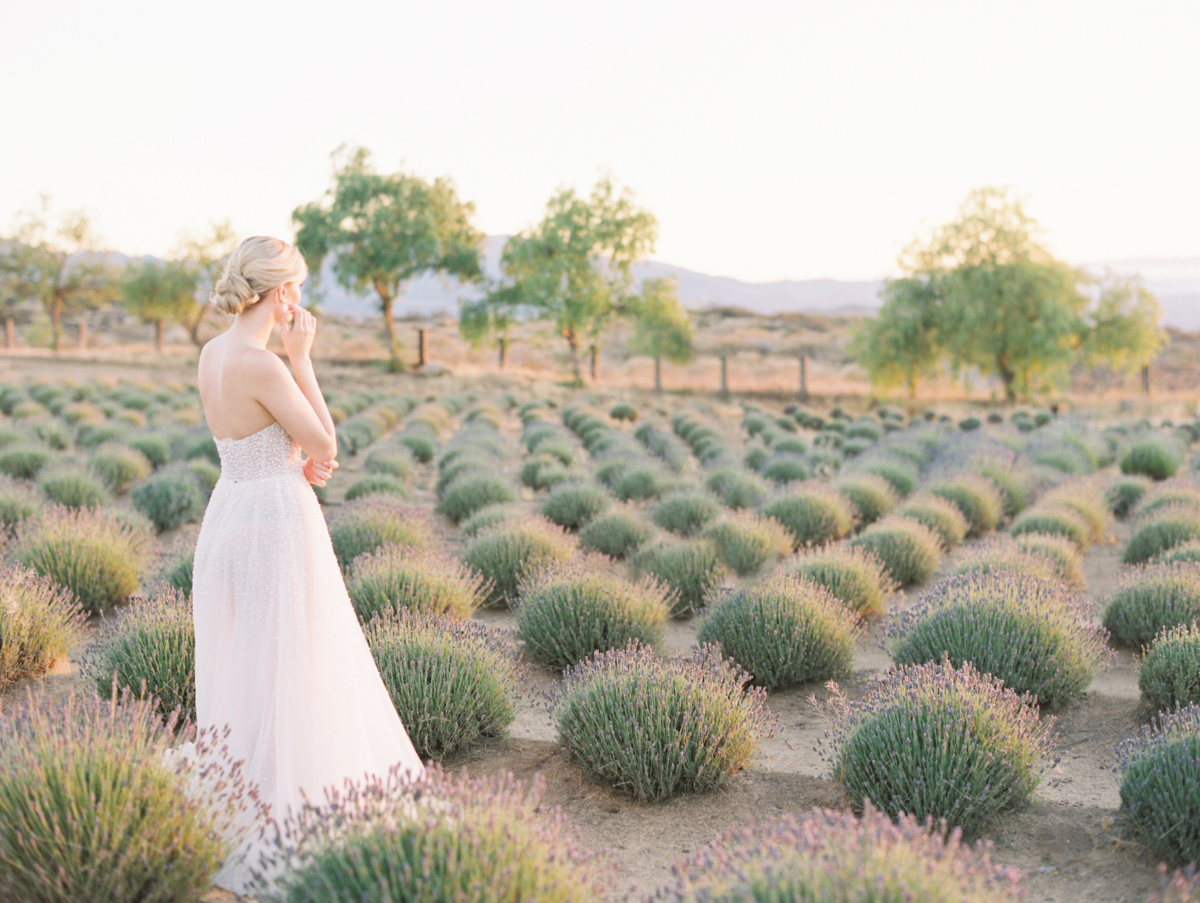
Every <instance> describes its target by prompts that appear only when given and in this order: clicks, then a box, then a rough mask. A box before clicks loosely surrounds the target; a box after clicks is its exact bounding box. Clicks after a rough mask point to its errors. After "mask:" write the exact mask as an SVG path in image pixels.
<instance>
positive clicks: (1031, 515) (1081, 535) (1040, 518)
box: [1008, 504, 1090, 551]
mask: <svg viewBox="0 0 1200 903" xmlns="http://www.w3.org/2000/svg"><path fill="white" fill-rule="evenodd" d="M1008 532H1009V534H1010V535H1012V536H1014V537H1017V536H1021V535H1023V534H1026V533H1039V534H1044V535H1049V536H1062V537H1064V538H1065V539H1068V540H1070V541H1071V543H1072V544H1073V545H1074V546H1075V548H1077V549H1079V550H1080V551H1083V550H1084V549H1086V548H1087V547H1088V545H1089V540H1090V535H1089V530H1088V525H1087V524H1086V523H1084V521H1083V519H1082V518H1081V517H1080V516H1079V514H1078V513H1077V512H1075V511H1074V510H1072V509H1070V508H1067V507H1065V506H1062V505H1054V504H1048V505H1042V504H1039V505H1036V506H1034V507H1033V508H1030V509H1029V510H1027V511H1024V512H1022V513H1021V514H1020V515H1018V516H1017V519H1016V520H1015V521H1013V523H1012V526H1011V527H1009V529H1008Z"/></svg>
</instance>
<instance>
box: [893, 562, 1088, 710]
mask: <svg viewBox="0 0 1200 903" xmlns="http://www.w3.org/2000/svg"><path fill="white" fill-rule="evenodd" d="M887 635H888V637H889V638H890V639H891V644H890V645H891V652H892V658H893V659H894V660H895V662H896V664H898V665H913V664H921V663H925V662H939V661H941V660H942V659H948V660H949V662H950V663H951V664H952V665H954V667H956V668H957V667H961V666H962V665H963V664H964V663H966V662H969V663H970V664H971V665H973V666H974V667H975V668H976V670H978V671H980V672H981V673H984V674H991V675H992V676H994V677H997V678H999V679H1000V680H1002V681H1004V685H1005V686H1006V687H1008V688H1009V689H1011V690H1013V691H1014V692H1016V693H1020V694H1028V695H1030V696H1032V697H1033V698H1034V699H1036V700H1037V703H1038V705H1040V706H1042V707H1055V706H1062V705H1065V704H1066V703H1069V702H1072V701H1074V700H1076V699H1079V698H1080V697H1081V696H1083V694H1084V692H1085V691H1086V690H1087V688H1088V685H1089V684H1090V683H1091V682H1092V680H1093V678H1094V677H1095V676H1096V673H1097V672H1098V671H1099V670H1100V668H1101V667H1102V666H1103V665H1104V664H1105V662H1106V661H1107V660H1108V658H1109V657H1110V655H1111V653H1110V650H1109V649H1108V647H1107V645H1105V638H1106V633H1105V631H1103V630H1101V629H1098V628H1096V627H1094V626H1093V625H1092V623H1091V613H1090V611H1089V610H1088V607H1087V606H1086V604H1085V603H1084V602H1083V601H1082V600H1081V599H1079V598H1077V597H1075V596H1074V595H1072V594H1071V593H1070V592H1069V591H1068V590H1067V589H1066V587H1064V586H1063V585H1062V584H1061V583H1060V582H1058V581H1057V580H1047V579H1045V578H1039V577H1032V576H1029V575H1027V574H1020V573H1013V572H1009V573H1004V572H1000V571H993V572H991V573H986V574H984V573H974V574H965V575H962V576H958V577H951V578H949V579H947V580H943V581H941V582H940V583H938V584H937V585H936V586H934V587H933V588H932V589H930V590H928V591H927V592H925V593H923V594H922V595H921V596H920V598H919V599H918V600H917V603H916V605H914V606H913V607H912V608H910V609H908V610H907V611H905V612H904V613H903V614H901V615H900V616H899V617H898V618H896V619H895V620H893V621H892V623H890V624H889V625H888V628H887Z"/></svg>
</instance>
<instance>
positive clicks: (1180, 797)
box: [1117, 704, 1200, 862]
mask: <svg viewBox="0 0 1200 903" xmlns="http://www.w3.org/2000/svg"><path fill="white" fill-rule="evenodd" d="M1117 757H1118V758H1119V759H1120V762H1121V765H1120V768H1121V808H1122V809H1123V810H1124V811H1125V813H1126V815H1127V816H1128V818H1129V820H1130V821H1131V822H1132V823H1133V824H1134V825H1135V826H1136V827H1137V828H1138V830H1139V831H1140V833H1141V835H1142V838H1143V839H1144V840H1145V842H1146V845H1147V846H1149V847H1150V849H1151V850H1152V851H1153V852H1154V854H1155V855H1156V856H1159V857H1161V858H1163V859H1166V860H1168V861H1169V862H1197V861H1200V706H1197V705H1195V704H1192V705H1188V706H1185V707H1184V708H1181V709H1176V710H1175V711H1174V712H1170V713H1164V714H1162V715H1160V716H1159V719H1158V721H1157V722H1154V723H1152V724H1150V725H1147V726H1146V727H1143V728H1142V730H1141V732H1140V733H1138V734H1137V735H1136V736H1134V737H1131V738H1130V739H1128V740H1126V741H1125V742H1124V743H1122V744H1121V745H1120V746H1119V747H1118V748H1117Z"/></svg>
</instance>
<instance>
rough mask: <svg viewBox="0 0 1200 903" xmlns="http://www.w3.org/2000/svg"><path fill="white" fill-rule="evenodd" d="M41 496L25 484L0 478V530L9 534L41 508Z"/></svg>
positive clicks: (7, 478)
mask: <svg viewBox="0 0 1200 903" xmlns="http://www.w3.org/2000/svg"><path fill="white" fill-rule="evenodd" d="M42 503H43V499H42V494H41V493H40V492H38V491H37V490H36V489H34V488H33V487H32V486H30V485H29V484H28V483H25V482H17V481H15V480H12V479H10V478H9V477H4V476H0V528H2V529H3V531H6V532H11V531H12V530H13V529H15V528H16V527H17V526H18V525H19V524H20V523H21V521H23V520H25V518H27V517H30V516H32V515H33V514H35V513H36V512H37V511H39V510H40V509H41V507H42Z"/></svg>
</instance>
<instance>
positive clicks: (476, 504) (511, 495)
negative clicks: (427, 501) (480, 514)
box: [438, 473, 517, 522]
mask: <svg viewBox="0 0 1200 903" xmlns="http://www.w3.org/2000/svg"><path fill="white" fill-rule="evenodd" d="M516 499H517V494H516V492H514V491H513V488H512V486H511V485H510V484H509V482H508V480H506V479H504V478H503V477H501V476H498V475H497V474H495V473H478V474H475V475H469V474H468V475H464V476H462V477H461V478H459V479H457V480H455V481H454V482H452V483H450V484H449V485H448V486H446V487H445V490H444V491H443V492H442V494H441V501H440V502H438V511H440V512H442V513H443V514H445V515H446V516H447V517H449V518H450V519H451V520H453V521H455V522H458V521H461V520H464V519H465V518H468V517H470V516H471V515H472V514H474V513H475V512H476V511H478V510H479V509H480V508H483V507H485V506H486V505H494V504H496V503H498V502H515V501H516Z"/></svg>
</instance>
